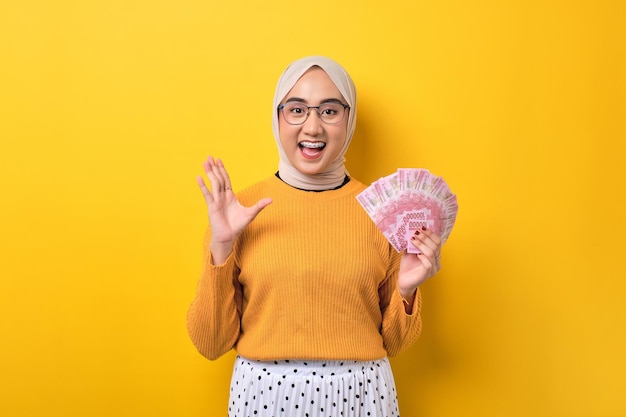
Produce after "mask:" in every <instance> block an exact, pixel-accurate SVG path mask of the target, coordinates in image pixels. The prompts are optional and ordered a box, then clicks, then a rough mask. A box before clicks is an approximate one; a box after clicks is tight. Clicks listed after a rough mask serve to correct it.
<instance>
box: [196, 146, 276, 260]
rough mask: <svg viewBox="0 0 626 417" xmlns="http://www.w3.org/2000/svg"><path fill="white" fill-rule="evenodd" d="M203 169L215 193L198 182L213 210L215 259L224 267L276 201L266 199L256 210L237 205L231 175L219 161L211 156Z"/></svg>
mask: <svg viewBox="0 0 626 417" xmlns="http://www.w3.org/2000/svg"><path fill="white" fill-rule="evenodd" d="M203 166H204V172H205V173H206V175H207V177H208V178H209V181H210V182H211V189H210V190H209V188H208V187H207V185H206V183H205V182H204V179H203V178H202V177H201V176H198V177H197V181H198V186H199V187H200V191H202V195H203V196H204V200H205V201H206V204H207V207H208V210H209V222H210V223H211V233H212V234H211V244H210V250H211V259H212V261H213V264H214V265H221V264H223V263H224V262H225V261H226V259H227V258H228V256H229V255H230V253H231V252H232V250H233V245H234V243H235V240H236V239H237V237H238V236H239V235H240V234H241V232H243V230H244V229H245V228H246V226H248V224H250V222H251V221H252V220H254V218H255V217H256V216H257V215H258V214H259V213H260V212H261V210H263V209H264V208H265V207H266V206H267V205H268V204H270V203H271V202H272V199H271V198H263V199H261V200H259V201H258V202H257V203H256V204H254V205H253V206H250V207H245V206H243V205H241V204H240V203H239V201H237V197H236V196H235V193H234V192H233V189H232V185H231V182H230V177H229V176H228V172H227V171H226V168H225V167H224V164H223V163H222V161H221V160H220V159H219V158H218V159H213V157H211V156H209V157H208V158H207V160H206V161H205V162H204V164H203Z"/></svg>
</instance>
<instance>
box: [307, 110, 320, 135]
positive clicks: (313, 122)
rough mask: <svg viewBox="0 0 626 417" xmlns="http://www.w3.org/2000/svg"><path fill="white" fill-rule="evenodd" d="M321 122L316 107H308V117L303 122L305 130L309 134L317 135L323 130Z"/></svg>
mask: <svg viewBox="0 0 626 417" xmlns="http://www.w3.org/2000/svg"><path fill="white" fill-rule="evenodd" d="M323 124H324V122H322V119H321V118H320V114H319V112H318V109H310V110H309V117H307V119H306V120H305V122H304V128H305V130H306V132H307V133H308V134H309V135H319V134H320V133H322V131H323V130H324V127H323V126H322V125H323Z"/></svg>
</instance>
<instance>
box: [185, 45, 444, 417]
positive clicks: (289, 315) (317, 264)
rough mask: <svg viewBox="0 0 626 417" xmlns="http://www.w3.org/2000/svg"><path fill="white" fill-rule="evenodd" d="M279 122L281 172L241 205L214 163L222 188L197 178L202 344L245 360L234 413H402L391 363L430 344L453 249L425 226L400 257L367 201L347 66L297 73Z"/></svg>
mask: <svg viewBox="0 0 626 417" xmlns="http://www.w3.org/2000/svg"><path fill="white" fill-rule="evenodd" d="M273 112H274V113H273V130H274V136H275V138H276V142H277V144H278V150H279V155H280V161H279V166H278V172H277V173H276V174H275V175H274V176H271V177H269V178H267V179H266V180H264V181H261V182H259V183H257V184H255V185H253V186H251V187H249V188H248V189H246V190H243V191H241V192H239V193H237V194H236V195H235V193H234V192H233V190H232V185H231V182H230V179H229V176H228V173H227V171H226V168H225V167H224V164H223V163H222V162H221V160H219V159H213V158H212V157H209V158H208V160H207V161H206V162H205V164H204V170H205V172H206V174H207V177H208V178H209V180H210V182H211V190H209V189H208V187H207V186H206V184H205V182H204V180H203V179H202V178H201V177H198V184H199V186H200V189H201V190H202V193H203V195H204V198H205V200H206V203H207V206H208V210H209V223H210V226H209V230H208V232H207V235H206V238H205V252H204V253H205V262H204V268H203V271H202V276H201V278H200V281H199V284H198V288H197V294H196V297H195V299H194V300H193V302H192V304H191V306H190V309H189V312H188V316H187V323H188V330H189V334H190V336H191V339H192V341H193V343H194V344H195V346H196V347H197V349H198V350H199V351H200V353H201V354H202V355H204V356H206V357H207V358H209V359H217V358H219V357H220V356H222V355H223V354H224V353H226V352H228V351H229V350H230V349H233V348H234V349H235V350H236V351H237V354H238V356H237V359H236V360H235V365H234V370H233V377H232V381H231V392H230V400H229V416H232V417H234V416H248V415H250V416H253V415H256V416H296V415H297V416H300V415H301V416H322V415H323V416H326V415H329V416H331V415H332V416H341V415H343V416H397V415H399V413H398V405H397V399H396V392H395V384H394V380H393V375H392V373H391V369H390V366H389V361H388V359H387V357H388V356H393V355H395V354H398V353H399V352H401V351H403V350H404V349H406V348H408V347H409V346H410V345H411V344H412V343H413V342H414V341H415V340H416V339H417V337H418V336H419V333H420V329H421V319H420V293H419V290H418V287H419V285H420V284H422V283H423V282H424V281H426V280H427V279H428V278H430V277H431V276H433V275H434V274H435V273H436V272H437V271H438V270H439V268H440V265H439V252H440V249H441V239H440V238H439V236H437V235H435V234H434V233H432V232H431V231H430V230H421V231H418V232H417V233H416V234H415V236H413V238H412V242H411V243H412V244H413V245H415V246H416V247H417V248H418V249H419V250H420V251H421V254H420V255H415V254H408V253H397V252H396V251H395V250H394V249H393V248H392V247H391V246H390V244H389V243H388V242H387V240H386V239H385V238H384V236H383V235H382V234H381V233H380V231H379V230H378V229H377V228H376V226H375V225H374V223H373V222H372V220H371V219H370V218H369V217H368V216H367V214H366V213H365V211H364V210H363V209H362V208H361V206H360V205H359V203H358V201H357V200H356V195H357V194H358V193H359V192H361V191H362V190H363V189H365V188H366V186H365V185H364V184H362V183H360V182H359V181H357V180H355V179H354V178H351V177H349V176H348V174H347V172H346V169H345V167H344V155H345V153H346V151H347V149H348V146H349V144H350V141H351V139H352V134H353V132H354V129H355V121H356V91H355V88H354V84H353V82H352V80H351V78H350V76H349V75H348V74H347V73H346V71H345V70H344V69H343V68H342V67H341V66H340V65H339V64H337V63H336V62H334V61H333V60H330V59H328V58H325V57H319V56H314V57H307V58H303V59H301V60H298V61H296V62H294V63H292V64H291V65H290V66H289V67H288V68H287V69H286V70H285V72H284V73H283V74H282V76H281V78H280V80H279V82H278V85H277V88H276V94H275V97H274V106H273ZM253 220H254V221H253Z"/></svg>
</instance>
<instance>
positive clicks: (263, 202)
mask: <svg viewBox="0 0 626 417" xmlns="http://www.w3.org/2000/svg"><path fill="white" fill-rule="evenodd" d="M271 202H272V199H271V198H262V199H260V200H259V201H257V202H256V204H255V205H253V206H251V207H250V211H251V216H250V220H254V218H255V217H256V216H257V215H258V214H259V213H260V212H261V210H263V209H264V208H265V207H267V206H268V205H269V204H270V203H271Z"/></svg>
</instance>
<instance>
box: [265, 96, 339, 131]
mask: <svg viewBox="0 0 626 417" xmlns="http://www.w3.org/2000/svg"><path fill="white" fill-rule="evenodd" d="M331 103H333V104H339V105H340V106H343V116H342V117H341V119H339V120H338V121H336V122H327V121H325V120H324V119H322V114H321V113H320V107H322V106H323V105H325V104H331ZM288 104H290V103H285V104H281V105H279V106H278V109H277V110H279V111H280V112H281V113H282V114H283V119H285V122H287V123H288V124H290V125H292V126H299V125H303V124H305V123H306V121H307V120H309V115H310V114H311V109H315V111H316V112H317V116H318V117H319V118H320V121H321V122H322V123H324V124H327V125H336V124H339V123H341V122H342V121H343V119H344V118H345V117H346V109H350V105H349V104H343V103H341V102H338V101H329V102H327V103H322V104H320V105H319V106H307V105H305V104H303V103H297V104H301V105H302V106H303V107H306V117H305V118H304V120H302V122H300V123H291V122H290V121H289V120H287V118H286V117H285V110H284V109H285V106H287V105H288Z"/></svg>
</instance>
